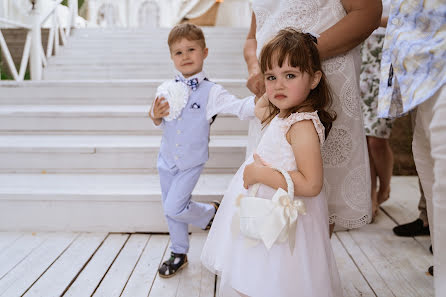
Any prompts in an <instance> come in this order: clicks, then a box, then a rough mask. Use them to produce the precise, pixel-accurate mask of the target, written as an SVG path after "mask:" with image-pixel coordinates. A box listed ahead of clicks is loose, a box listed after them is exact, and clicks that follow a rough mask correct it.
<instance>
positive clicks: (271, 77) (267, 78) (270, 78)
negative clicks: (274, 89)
mask: <svg viewBox="0 0 446 297" xmlns="http://www.w3.org/2000/svg"><path fill="white" fill-rule="evenodd" d="M275 79H276V77H275V76H272V75H270V76H267V77H266V80H275Z"/></svg>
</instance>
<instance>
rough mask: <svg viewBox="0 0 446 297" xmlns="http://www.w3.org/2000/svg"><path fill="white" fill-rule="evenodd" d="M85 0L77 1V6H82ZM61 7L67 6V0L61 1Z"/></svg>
mask: <svg viewBox="0 0 446 297" xmlns="http://www.w3.org/2000/svg"><path fill="white" fill-rule="evenodd" d="M84 2H85V0H78V3H77V6H78V7H79V8H81V6H82V4H84ZM62 5H65V6H68V0H63V1H62Z"/></svg>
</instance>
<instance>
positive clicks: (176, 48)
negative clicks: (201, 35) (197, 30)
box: [170, 38, 208, 78]
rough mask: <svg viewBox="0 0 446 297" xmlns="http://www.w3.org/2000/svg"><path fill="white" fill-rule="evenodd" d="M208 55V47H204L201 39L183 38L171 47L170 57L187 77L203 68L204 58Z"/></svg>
mask: <svg viewBox="0 0 446 297" xmlns="http://www.w3.org/2000/svg"><path fill="white" fill-rule="evenodd" d="M207 56H208V49H207V48H202V47H201V45H200V43H199V41H197V40H187V39H186V38H182V39H180V40H179V41H177V42H174V43H173V44H172V46H171V47H170V57H171V58H172V61H173V63H174V65H175V68H176V69H177V70H178V71H179V72H181V74H183V76H184V77H185V78H187V77H190V76H192V75H195V74H197V73H199V72H201V71H202V70H203V62H204V59H206V57H207Z"/></svg>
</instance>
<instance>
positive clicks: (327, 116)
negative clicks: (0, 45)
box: [260, 27, 336, 137]
mask: <svg viewBox="0 0 446 297" xmlns="http://www.w3.org/2000/svg"><path fill="white" fill-rule="evenodd" d="M285 60H287V61H288V64H289V65H290V66H291V67H298V68H299V69H300V71H301V72H307V73H308V74H310V75H311V76H313V75H314V74H315V73H316V71H320V72H321V73H322V76H321V79H320V81H319V84H318V85H317V86H316V87H315V88H314V89H313V90H311V91H310V93H309V94H308V97H307V99H305V101H304V102H303V103H302V104H301V105H300V106H296V107H293V108H291V109H290V110H288V113H287V115H286V116H289V115H290V114H292V113H295V112H297V111H298V110H302V109H303V110H305V109H309V108H311V109H313V110H315V111H317V112H318V116H319V119H320V120H321V122H322V124H323V125H324V127H325V137H327V136H328V132H329V131H330V129H331V126H332V123H333V121H334V120H335V119H336V113H335V112H334V111H332V110H330V109H331V105H332V101H333V99H332V95H331V92H330V88H329V85H328V82H327V77H326V76H325V74H324V72H323V71H322V65H321V60H320V57H319V51H318V49H317V47H316V43H315V40H314V37H313V36H312V35H310V34H309V33H302V32H299V31H297V30H295V29H294V28H291V27H288V28H285V29H282V30H280V31H279V33H277V35H276V36H275V37H273V39H271V40H270V41H269V42H268V43H267V44H265V45H264V46H263V48H262V51H261V53H260V70H261V71H262V73H263V74H264V73H265V72H266V71H267V70H268V69H271V68H272V67H273V63H275V64H277V65H278V66H279V67H282V65H283V63H284V62H285ZM279 112H280V110H279V109H278V108H277V107H276V106H274V105H273V104H272V103H271V102H270V103H269V108H268V115H267V117H266V118H265V119H264V120H263V122H262V124H264V125H266V124H268V123H269V122H270V121H271V120H272V119H273V118H274V117H275V116H276V115H277V114H279Z"/></svg>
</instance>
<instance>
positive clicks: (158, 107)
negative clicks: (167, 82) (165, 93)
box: [149, 97, 169, 120]
mask: <svg viewBox="0 0 446 297" xmlns="http://www.w3.org/2000/svg"><path fill="white" fill-rule="evenodd" d="M168 115H169V103H168V102H167V101H166V98H164V97H160V98H158V97H157V98H156V99H155V102H154V103H153V105H152V109H151V110H150V112H149V117H150V118H151V119H152V120H160V119H162V118H163V117H165V116H168Z"/></svg>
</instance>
